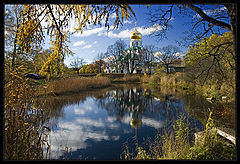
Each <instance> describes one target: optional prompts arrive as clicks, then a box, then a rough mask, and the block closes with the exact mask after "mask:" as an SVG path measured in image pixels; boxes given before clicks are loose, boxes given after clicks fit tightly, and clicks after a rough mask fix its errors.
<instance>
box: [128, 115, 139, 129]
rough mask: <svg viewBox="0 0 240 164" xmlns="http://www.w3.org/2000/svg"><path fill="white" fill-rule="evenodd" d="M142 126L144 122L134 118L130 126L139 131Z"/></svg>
mask: <svg viewBox="0 0 240 164" xmlns="http://www.w3.org/2000/svg"><path fill="white" fill-rule="evenodd" d="M141 124H142V120H141V119H134V118H132V119H131V121H130V125H131V127H133V128H135V129H137V128H138V127H139V126H140V125H141Z"/></svg>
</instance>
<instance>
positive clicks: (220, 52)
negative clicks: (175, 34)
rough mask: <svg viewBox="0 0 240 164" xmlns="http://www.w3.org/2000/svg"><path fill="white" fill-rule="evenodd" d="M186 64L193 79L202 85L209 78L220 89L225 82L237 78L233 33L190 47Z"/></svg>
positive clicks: (204, 40) (207, 38) (205, 40)
mask: <svg viewBox="0 0 240 164" xmlns="http://www.w3.org/2000/svg"><path fill="white" fill-rule="evenodd" d="M185 62H186V67H188V69H187V70H188V73H189V74H190V75H191V77H192V78H194V79H198V80H199V81H200V82H201V83H202V85H203V84H204V83H205V82H206V80H207V79H208V78H209V79H214V81H215V82H216V83H217V84H218V88H219V89H220V88H221V85H222V83H223V82H224V81H227V80H229V79H233V78H235V71H236V56H235V53H234V45H233V36H232V33H231V32H225V33H224V34H223V35H222V36H219V35H217V34H213V35H211V36H210V37H206V38H203V39H202V40H201V41H200V42H196V43H195V45H194V46H190V48H189V50H188V52H187V54H186V56H185ZM231 82H234V80H232V81H231ZM233 86H234V85H233Z"/></svg>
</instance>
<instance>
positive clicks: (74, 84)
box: [46, 77, 111, 94]
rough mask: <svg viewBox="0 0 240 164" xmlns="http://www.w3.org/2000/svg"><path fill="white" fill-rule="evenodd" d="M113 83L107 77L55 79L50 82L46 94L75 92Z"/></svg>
mask: <svg viewBox="0 0 240 164" xmlns="http://www.w3.org/2000/svg"><path fill="white" fill-rule="evenodd" d="M110 84H111V81H110V80H109V79H108V78H107V77H76V78H68V79H61V80H55V81H51V82H49V83H48V85H47V87H46V94H51V93H52V94H63V93H74V92H79V91H84V90H90V89H96V88H104V87H107V86H109V85H110Z"/></svg>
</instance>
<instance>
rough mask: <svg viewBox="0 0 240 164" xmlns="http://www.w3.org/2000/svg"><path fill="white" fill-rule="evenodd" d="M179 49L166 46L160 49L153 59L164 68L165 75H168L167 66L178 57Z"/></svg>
mask: <svg viewBox="0 0 240 164" xmlns="http://www.w3.org/2000/svg"><path fill="white" fill-rule="evenodd" d="M179 52H180V49H179V48H178V47H176V46H173V45H168V46H165V47H163V48H161V49H160V51H159V53H157V54H156V56H155V58H156V59H157V60H158V61H159V62H160V64H161V65H164V66H165V67H166V70H167V73H169V65H170V64H172V63H173V61H174V60H175V59H178V58H179V57H180V54H181V53H179Z"/></svg>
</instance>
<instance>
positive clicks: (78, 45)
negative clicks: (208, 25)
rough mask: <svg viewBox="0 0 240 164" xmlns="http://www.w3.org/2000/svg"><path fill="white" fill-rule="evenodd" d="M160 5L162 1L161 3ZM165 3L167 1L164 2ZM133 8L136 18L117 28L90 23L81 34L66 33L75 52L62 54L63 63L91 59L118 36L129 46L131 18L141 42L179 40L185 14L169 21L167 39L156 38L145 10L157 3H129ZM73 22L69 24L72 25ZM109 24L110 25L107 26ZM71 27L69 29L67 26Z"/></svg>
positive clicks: (163, 44)
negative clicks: (140, 36) (68, 54)
mask: <svg viewBox="0 0 240 164" xmlns="http://www.w3.org/2000/svg"><path fill="white" fill-rule="evenodd" d="M161 6H163V5H161ZM165 6H168V5H165ZM131 7H132V9H133V11H134V12H135V14H136V18H135V17H132V18H131V19H129V20H127V21H126V22H125V23H124V25H123V26H119V28H118V29H112V28H110V30H109V31H108V30H107V28H105V27H104V26H102V27H100V26H99V25H90V26H89V28H88V29H86V30H84V31H83V33H82V34H81V33H80V32H78V33H75V34H73V35H72V36H71V37H70V41H71V42H70V43H68V46H69V48H70V49H71V50H72V51H73V52H74V53H75V55H74V56H68V57H66V59H65V61H64V63H65V64H66V65H67V66H69V64H70V63H71V61H72V60H73V59H74V58H77V57H79V58H83V59H84V60H85V62H86V63H91V62H93V61H94V58H95V57H96V55H97V54H98V53H101V52H103V53H104V52H106V51H107V47H108V46H110V45H112V44H114V43H115V41H117V40H118V39H123V40H124V41H125V43H126V44H127V45H128V46H129V42H130V33H131V32H132V31H133V30H134V27H135V22H136V27H137V30H138V31H139V32H141V33H142V35H143V38H142V42H143V46H144V45H150V44H153V45H155V46H156V47H159V48H161V47H163V46H167V45H176V46H177V43H176V40H180V39H181V37H183V33H182V32H184V31H185V30H186V27H185V26H184V25H183V23H184V21H186V18H177V19H176V18H173V19H172V20H171V24H172V26H173V28H172V29H171V30H170V31H168V32H167V39H163V40H160V41H158V38H157V37H156V36H154V35H150V34H151V33H152V31H153V29H152V28H151V25H150V24H149V21H148V16H147V12H148V10H149V9H150V8H151V9H155V8H157V7H159V5H151V6H150V8H147V7H146V5H131ZM114 20H115V18H114V15H111V19H110V25H113V22H114ZM73 24H74V22H73V23H72V24H71V26H73V27H74V25H73ZM110 27H111V26H110ZM70 31H71V29H70ZM46 38H47V40H46V42H45V46H44V48H48V47H49V46H50V44H49V39H48V37H46ZM180 49H181V51H182V52H183V53H186V52H187V48H185V47H180Z"/></svg>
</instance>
